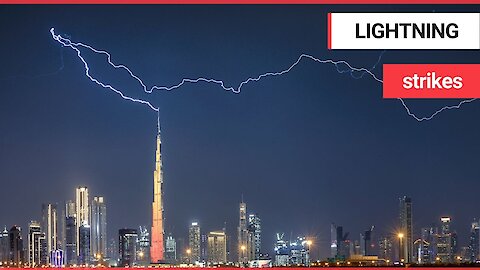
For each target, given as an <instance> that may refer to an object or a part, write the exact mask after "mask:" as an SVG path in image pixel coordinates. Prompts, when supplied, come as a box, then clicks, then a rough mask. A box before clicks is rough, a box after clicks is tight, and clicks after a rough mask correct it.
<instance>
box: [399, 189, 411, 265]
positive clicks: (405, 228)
mask: <svg viewBox="0 0 480 270" xmlns="http://www.w3.org/2000/svg"><path fill="white" fill-rule="evenodd" d="M399 216H400V232H399V233H401V234H402V235H403V237H402V239H401V242H402V246H401V251H400V261H401V260H403V261H405V262H406V263H410V262H412V255H413V225H412V224H413V223H412V199H411V198H409V197H407V196H404V197H403V198H400V215H399Z"/></svg>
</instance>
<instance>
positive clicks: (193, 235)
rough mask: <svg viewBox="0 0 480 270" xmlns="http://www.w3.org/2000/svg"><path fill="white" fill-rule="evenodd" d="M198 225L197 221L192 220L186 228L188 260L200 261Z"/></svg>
mask: <svg viewBox="0 0 480 270" xmlns="http://www.w3.org/2000/svg"><path fill="white" fill-rule="evenodd" d="M200 244H201V243H200V225H199V224H198V222H192V223H191V224H190V227H189V228H188V245H189V249H190V255H189V256H190V258H189V259H190V261H191V262H192V263H193V262H200V251H201V245H200Z"/></svg>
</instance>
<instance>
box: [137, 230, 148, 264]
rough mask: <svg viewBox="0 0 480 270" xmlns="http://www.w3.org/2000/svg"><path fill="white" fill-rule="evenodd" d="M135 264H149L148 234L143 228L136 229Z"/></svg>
mask: <svg viewBox="0 0 480 270" xmlns="http://www.w3.org/2000/svg"><path fill="white" fill-rule="evenodd" d="M137 263H138V265H142V266H147V265H149V264H150V233H149V232H148V229H147V227H145V226H140V227H139V229H138V242H137Z"/></svg>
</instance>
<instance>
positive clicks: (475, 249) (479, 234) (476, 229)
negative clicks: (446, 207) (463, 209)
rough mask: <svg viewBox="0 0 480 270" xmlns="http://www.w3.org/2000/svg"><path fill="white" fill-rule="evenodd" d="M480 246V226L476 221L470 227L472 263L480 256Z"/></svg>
mask: <svg viewBox="0 0 480 270" xmlns="http://www.w3.org/2000/svg"><path fill="white" fill-rule="evenodd" d="M479 244H480V226H479V222H478V220H476V219H474V220H473V222H472V226H471V227H470V243H469V245H468V247H469V250H470V262H476V261H477V260H478V255H479Z"/></svg>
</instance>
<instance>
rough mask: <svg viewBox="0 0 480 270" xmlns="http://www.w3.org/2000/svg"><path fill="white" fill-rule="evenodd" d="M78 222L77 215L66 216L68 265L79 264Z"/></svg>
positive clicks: (66, 256)
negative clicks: (76, 220)
mask: <svg viewBox="0 0 480 270" xmlns="http://www.w3.org/2000/svg"><path fill="white" fill-rule="evenodd" d="M76 232H77V224H76V222H75V216H67V217H65V263H66V265H68V266H73V265H75V264H77V254H78V253H77V233H76Z"/></svg>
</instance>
